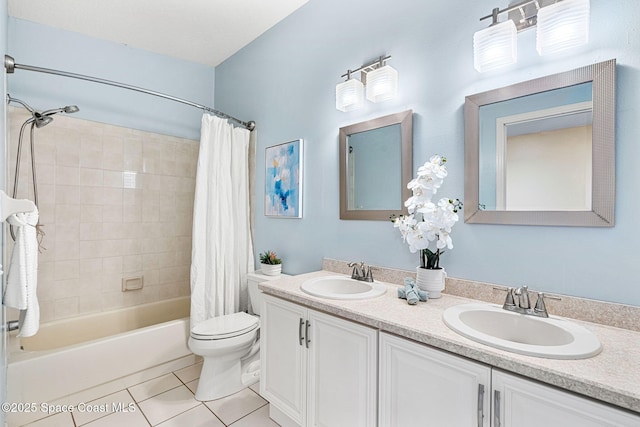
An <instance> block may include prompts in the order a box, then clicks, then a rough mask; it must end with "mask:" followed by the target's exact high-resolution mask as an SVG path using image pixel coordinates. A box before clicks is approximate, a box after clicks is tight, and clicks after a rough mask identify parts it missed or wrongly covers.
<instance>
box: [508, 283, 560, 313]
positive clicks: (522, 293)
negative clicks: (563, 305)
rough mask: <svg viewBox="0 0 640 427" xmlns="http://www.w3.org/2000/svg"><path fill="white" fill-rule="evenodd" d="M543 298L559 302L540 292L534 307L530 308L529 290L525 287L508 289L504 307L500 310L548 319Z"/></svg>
mask: <svg viewBox="0 0 640 427" xmlns="http://www.w3.org/2000/svg"><path fill="white" fill-rule="evenodd" d="M545 297H546V298H549V299H555V300H560V298H555V297H548V296H545V294H543V293H542V292H538V300H537V301H536V305H535V307H533V308H531V301H530V300H529V288H528V287H527V286H522V287H520V288H517V289H514V288H509V289H508V290H507V297H506V298H505V300H504V305H503V306H502V308H503V309H505V310H508V311H514V312H516V313H520V314H528V315H531V316H537V317H549V313H548V312H547V306H546V305H545V303H544V299H545ZM516 299H517V301H516Z"/></svg>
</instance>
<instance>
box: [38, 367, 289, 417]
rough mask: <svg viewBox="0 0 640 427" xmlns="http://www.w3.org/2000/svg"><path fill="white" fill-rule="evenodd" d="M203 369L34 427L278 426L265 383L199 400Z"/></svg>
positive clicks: (141, 386) (129, 391)
mask: <svg viewBox="0 0 640 427" xmlns="http://www.w3.org/2000/svg"><path fill="white" fill-rule="evenodd" d="M201 369H202V362H200V363H197V364H195V365H192V366H188V367H186V368H184V369H180V370H178V371H175V372H173V373H170V374H166V375H163V376H161V377H158V378H154V379H152V380H149V381H145V382H143V383H141V384H137V385H135V386H133V387H129V388H127V389H125V390H121V391H119V392H117V393H113V394H110V395H108V396H104V397H102V398H100V399H96V400H94V401H91V402H87V403H86V406H85V407H84V408H83V411H82V412H81V411H79V410H76V411H74V412H61V413H58V414H55V415H51V416H49V417H47V418H43V419H41V420H38V421H36V422H34V423H31V424H28V426H29V427H79V426H88V427H122V426H127V427H148V426H161V427H185V426H189V427H200V426H207V427H225V426H232V427H277V426H278V424H276V423H275V422H273V421H272V420H271V419H270V418H269V402H267V401H266V400H264V399H263V398H262V397H261V396H260V395H259V394H258V392H259V389H260V387H259V384H255V385H253V386H251V387H250V388H247V389H244V390H242V391H240V392H238V393H236V394H234V395H231V396H228V397H225V398H222V399H218V400H211V401H208V402H199V401H197V400H196V399H195V398H194V393H195V390H196V387H197V386H198V378H199V377H200V370H201ZM114 404H115V408H116V410H115V411H114ZM118 408H119V410H118ZM90 409H91V411H90Z"/></svg>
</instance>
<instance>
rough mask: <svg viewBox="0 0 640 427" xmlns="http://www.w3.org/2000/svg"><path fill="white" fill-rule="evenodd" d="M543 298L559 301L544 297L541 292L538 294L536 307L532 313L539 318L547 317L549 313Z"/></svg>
mask: <svg viewBox="0 0 640 427" xmlns="http://www.w3.org/2000/svg"><path fill="white" fill-rule="evenodd" d="M545 298H548V299H552V300H556V301H561V299H560V298H558V297H550V296H548V295H545V294H544V293H542V292H538V301H536V306H535V307H534V309H533V311H535V312H536V313H538V315H540V316H541V317H549V313H548V312H547V306H546V305H545V303H544V299H545Z"/></svg>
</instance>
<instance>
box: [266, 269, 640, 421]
mask: <svg viewBox="0 0 640 427" xmlns="http://www.w3.org/2000/svg"><path fill="white" fill-rule="evenodd" d="M325 275H326V276H328V275H336V273H335V272H331V271H317V272H313V273H307V274H301V275H298V276H290V277H282V279H279V280H272V281H270V282H265V283H262V284H260V289H261V290H262V291H263V292H265V293H267V294H270V295H274V296H276V297H280V298H283V299H286V300H289V301H292V302H296V303H299V304H302V305H305V306H307V307H310V308H314V309H317V310H320V311H324V312H326V313H330V314H333V315H336V316H339V317H342V318H345V319H349V320H353V321H355V322H359V323H362V324H364V325H368V326H371V327H373V328H376V329H379V330H380V331H385V332H390V333H392V334H396V335H399V336H402V337H405V338H409V339H412V340H414V341H418V342H421V343H424V344H427V345H430V346H433V347H436V348H439V349H442V350H445V351H448V352H451V353H454V354H457V355H460V356H463V357H467V358H469V359H472V360H475V361H478V362H482V363H485V364H487V365H491V366H493V367H496V368H498V369H502V370H505V371H508V372H512V373H515V374H519V375H522V376H524V377H526V378H529V379H533V380H538V381H541V382H544V383H547V384H551V385H554V386H557V387H560V388H563V389H566V390H570V391H573V392H575V393H578V394H582V395H584V396H588V397H591V398H594V399H598V400H601V401H603V402H606V403H610V404H612V405H616V406H619V407H622V408H626V409H629V410H631V411H634V412H638V413H640V332H634V331H630V330H626V329H620V328H614V327H611V326H604V325H600V324H596V323H588V322H582V321H578V320H575V322H576V323H579V324H581V325H582V326H584V327H586V328H587V329H589V330H591V331H592V332H593V333H595V334H596V335H597V336H598V338H599V339H600V342H601V343H602V346H603V350H602V352H601V353H600V354H599V355H597V356H595V357H592V358H589V359H582V360H557V359H544V358H538V357H531V356H523V355H520V354H515V353H510V352H507V351H503V350H499V349H495V348H493V347H489V346H486V345H483V344H480V343H476V342H475V341H472V340H470V339H467V338H465V337H463V336H461V335H458V334H457V333H456V332H454V331H452V330H451V329H449V328H448V327H447V326H446V325H445V324H444V322H443V321H442V313H443V312H444V310H445V309H447V308H448V307H451V306H454V305H458V304H465V303H470V302H478V301H476V300H472V299H467V298H462V297H458V296H452V295H447V294H443V296H442V298H439V299H430V300H429V301H427V302H420V303H418V304H417V305H408V304H407V302H406V301H405V300H403V299H399V298H398V297H397V294H396V289H397V287H398V285H393V284H387V286H388V289H387V292H386V293H385V294H384V295H382V296H380V297H377V298H372V299H367V300H355V301H344V300H330V299H325V298H317V297H313V296H311V295H308V294H306V293H304V292H302V291H301V290H300V284H302V282H304V281H305V280H307V279H310V278H314V277H320V276H325Z"/></svg>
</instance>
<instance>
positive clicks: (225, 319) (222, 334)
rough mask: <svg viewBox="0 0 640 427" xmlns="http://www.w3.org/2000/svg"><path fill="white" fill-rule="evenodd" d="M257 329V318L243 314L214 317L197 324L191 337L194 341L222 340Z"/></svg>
mask: <svg viewBox="0 0 640 427" xmlns="http://www.w3.org/2000/svg"><path fill="white" fill-rule="evenodd" d="M257 327H258V318H257V317H255V316H252V315H250V314H247V313H245V312H240V313H233V314H227V315H224V316H219V317H214V318H212V319H208V320H205V321H204V322H200V323H198V324H197V325H196V326H195V327H194V328H193V329H192V330H191V336H192V337H194V338H196V339H208V340H211V339H223V338H231V337H235V336H238V335H242V334H245V333H247V332H249V331H252V330H253V329H256V328H257Z"/></svg>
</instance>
